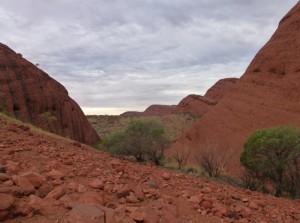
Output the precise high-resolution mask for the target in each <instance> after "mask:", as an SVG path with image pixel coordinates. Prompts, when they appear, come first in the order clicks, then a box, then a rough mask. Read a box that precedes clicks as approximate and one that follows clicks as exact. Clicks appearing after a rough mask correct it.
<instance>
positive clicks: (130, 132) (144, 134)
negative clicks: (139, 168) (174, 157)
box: [103, 120, 169, 165]
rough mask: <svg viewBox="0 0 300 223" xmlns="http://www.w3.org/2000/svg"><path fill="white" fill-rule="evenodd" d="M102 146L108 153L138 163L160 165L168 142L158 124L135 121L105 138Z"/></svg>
mask: <svg viewBox="0 0 300 223" xmlns="http://www.w3.org/2000/svg"><path fill="white" fill-rule="evenodd" d="M103 144H104V145H106V147H107V148H108V151H109V152H112V153H115V154H117V155H127V156H134V157H135V159H136V160H137V161H138V162H142V161H145V160H150V161H152V162H153V163H155V164H156V165H160V164H161V162H162V161H163V159H164V150H165V149H166V148H167V146H168V145H169V140H168V139H167V138H166V137H165V132H164V130H163V128H162V126H161V125H159V124H158V123H156V122H154V121H142V120H137V121H133V122H131V123H130V124H129V125H128V127H127V128H126V129H125V130H124V131H121V132H118V133H116V134H113V135H112V136H111V137H108V138H106V139H105V140H104V141H103Z"/></svg>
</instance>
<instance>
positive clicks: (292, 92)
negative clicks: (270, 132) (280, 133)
mask: <svg viewBox="0 0 300 223" xmlns="http://www.w3.org/2000/svg"><path fill="white" fill-rule="evenodd" d="M299 46H300V3H297V4H296V6H295V7H294V8H293V9H292V10H291V11H290V12H289V13H288V14H287V15H286V16H285V17H284V18H283V19H282V21H281V22H280V24H279V27H278V29H277V31H276V32H275V33H274V35H273V36H272V38H271V39H270V41H269V42H268V43H267V44H266V45H265V46H264V47H263V48H262V49H261V50H260V51H259V52H258V54H257V55H256V56H255V58H254V59H253V61H252V62H251V64H250V65H249V67H248V69H247V70H246V72H245V74H244V75H243V76H242V77H241V78H240V80H239V81H238V82H237V83H236V84H235V85H234V86H233V87H232V88H231V89H230V90H229V91H228V92H227V93H226V95H225V96H224V98H223V99H222V100H221V101H220V102H219V103H218V104H217V105H216V106H215V107H214V108H213V109H211V110H210V111H209V112H208V113H206V114H205V115H204V116H203V117H202V118H201V119H200V120H199V121H197V122H196V123H195V124H194V125H193V126H191V127H190V128H189V129H188V130H187V131H186V132H185V133H184V134H183V135H181V136H180V137H179V138H178V139H177V141H176V143H174V145H173V146H172V148H171V151H174V150H176V149H180V148H183V146H184V147H185V148H190V149H192V150H193V151H194V153H195V154H198V153H199V152H200V151H201V150H202V148H203V147H218V148H219V149H223V148H227V145H228V146H229V148H230V149H231V151H232V152H233V158H232V162H231V167H230V169H231V172H236V171H237V170H238V169H239V166H240V163H239V155H240V152H241V151H242V149H243V143H244V142H245V140H246V139H247V137H248V136H249V134H251V133H252V132H253V131H255V130H257V129H262V128H268V127H272V126H278V125H297V126H300V97H299V94H300V47H299Z"/></svg>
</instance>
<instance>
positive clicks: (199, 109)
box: [176, 94, 217, 116]
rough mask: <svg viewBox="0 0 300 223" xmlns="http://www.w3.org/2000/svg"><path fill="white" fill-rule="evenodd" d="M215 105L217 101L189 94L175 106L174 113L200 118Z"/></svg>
mask: <svg viewBox="0 0 300 223" xmlns="http://www.w3.org/2000/svg"><path fill="white" fill-rule="evenodd" d="M216 104H217V101H215V100H213V99H211V98H208V97H205V96H201V95H195V94H191V95H188V96H187V97H185V98H184V99H182V100H181V101H180V102H179V104H178V105H177V106H176V113H185V112H186V113H189V114H192V115H197V116H202V115H204V114H205V113H206V112H208V111H209V110H210V109H211V108H212V107H214V106H215V105H216Z"/></svg>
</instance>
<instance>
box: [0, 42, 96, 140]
mask: <svg viewBox="0 0 300 223" xmlns="http://www.w3.org/2000/svg"><path fill="white" fill-rule="evenodd" d="M0 110H2V111H6V112H10V113H11V114H12V115H13V116H15V117H16V118H18V119H21V120H23V121H27V122H31V123H33V124H35V125H37V126H39V127H41V128H43V129H46V130H48V131H51V132H53V133H56V134H59V135H62V136H67V137H70V138H71V139H75V140H77V141H80V142H83V143H88V144H92V143H95V142H96V141H98V140H99V137H98V135H97V133H96V132H95V131H94V129H93V128H92V127H91V125H90V123H89V122H88V121H87V119H86V117H85V116H84V114H83V112H82V111H81V109H80V107H79V106H78V105H77V103H76V102H75V101H74V100H73V99H72V98H70V97H69V95H68V92H67V90H66V89H65V88H64V87H63V86H62V85H61V84H60V83H58V82H57V81H55V80H54V79H52V78H51V77H50V76H49V75H48V74H46V73H45V72H43V71H42V70H41V69H39V68H38V67H37V66H35V65H33V64H32V63H30V62H29V61H27V60H25V59H24V58H22V55H20V54H17V53H15V52H14V51H13V50H11V49H10V48H8V47H7V46H5V45H4V44H1V43H0Z"/></svg>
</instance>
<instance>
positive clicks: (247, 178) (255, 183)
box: [241, 169, 262, 191]
mask: <svg viewBox="0 0 300 223" xmlns="http://www.w3.org/2000/svg"><path fill="white" fill-rule="evenodd" d="M241 181H242V187H244V188H247V189H249V190H252V191H256V190H259V189H261V187H262V181H261V180H260V179H259V178H258V177H257V175H256V174H255V172H253V171H251V170H249V169H245V170H244V172H243V174H242V176H241Z"/></svg>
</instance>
